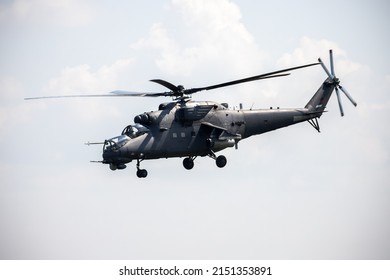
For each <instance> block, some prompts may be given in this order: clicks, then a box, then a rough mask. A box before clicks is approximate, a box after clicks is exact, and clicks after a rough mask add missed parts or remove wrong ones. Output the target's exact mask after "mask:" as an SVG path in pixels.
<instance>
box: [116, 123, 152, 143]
mask: <svg viewBox="0 0 390 280" xmlns="http://www.w3.org/2000/svg"><path fill="white" fill-rule="evenodd" d="M148 131H149V129H147V128H146V127H144V126H143V125H141V124H138V123H136V124H133V125H128V126H126V127H125V128H124V129H123V131H122V135H126V136H128V137H130V138H132V139H133V138H136V137H138V136H141V135H143V134H145V133H147V132H148Z"/></svg>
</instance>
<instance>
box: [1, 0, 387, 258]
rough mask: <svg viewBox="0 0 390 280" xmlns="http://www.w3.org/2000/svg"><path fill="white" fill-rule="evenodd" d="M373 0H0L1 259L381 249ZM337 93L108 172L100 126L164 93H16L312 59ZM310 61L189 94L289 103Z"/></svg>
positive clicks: (335, 253)
mask: <svg viewBox="0 0 390 280" xmlns="http://www.w3.org/2000/svg"><path fill="white" fill-rule="evenodd" d="M389 10H390V6H389V3H388V1H372V0H370V1H332V0H331V1H325V2H324V1H250V0H235V1H229V0H212V1H210V0H198V1H185V0H172V1H169V0H159V1H141V0H136V1H103V0H101V1H79V0H57V1H49V0H35V1H27V0H15V1H1V2H0V37H1V43H0V61H1V63H0V147H1V150H0V152H1V157H0V170H1V173H0V224H1V231H0V258H2V259H74V258H75V259H85V258H88V259H125V258H126V259H383V258H386V259H389V258H390V242H389V236H390V217H389V213H390V206H389V205H390V184H389V182H390V172H389V171H390V162H389V148H390V133H389V130H388V121H389V115H388V114H389V112H390V97H389V96H390V95H389V92H390V71H389V65H388V63H389V61H390V55H389V51H388V49H389V46H390V40H389V37H390V36H389V30H388V27H389V26H390V22H389V18H388V11H389ZM330 48H332V49H333V50H334V55H335V67H336V74H337V75H338V76H339V78H340V79H341V82H342V85H344V86H345V87H346V88H347V89H348V90H349V92H350V93H351V95H352V96H353V97H354V99H355V100H356V101H357V103H358V107H356V108H355V107H353V106H352V105H351V104H350V103H349V101H348V100H347V99H346V98H345V97H344V96H343V99H342V101H343V105H344V109H345V114H346V115H345V117H343V118H341V117H340V114H339V111H338V106H337V102H336V98H335V97H332V98H331V100H330V102H329V105H328V111H329V112H328V113H326V114H325V115H324V116H323V117H322V118H321V120H320V126H321V129H322V132H321V133H317V132H316V131H315V130H314V129H313V128H312V127H311V126H310V125H309V124H307V123H303V124H299V125H296V126H292V127H288V128H285V129H282V130H278V131H275V132H271V133H268V134H264V135H260V136H257V137H252V138H250V139H247V140H246V141H242V142H240V144H239V149H238V150H234V149H230V150H225V151H222V152H221V153H220V154H224V155H225V156H226V157H227V159H228V164H227V166H226V167H225V168H223V169H219V168H217V167H216V166H215V163H214V162H213V161H212V160H211V159H209V158H198V159H196V161H195V167H194V169H193V170H191V171H187V170H185V169H184V168H183V166H182V160H181V159H162V160H157V161H145V162H143V163H142V164H143V165H142V166H143V168H146V169H147V170H148V171H149V176H148V177H147V178H146V179H138V178H137V177H136V176H135V171H136V168H135V164H129V166H128V168H127V169H125V170H122V171H116V172H112V171H111V170H109V168H108V166H106V165H100V164H93V163H90V162H89V161H90V160H100V159H101V147H100V146H90V147H88V146H85V145H84V144H83V143H84V142H87V141H102V140H104V139H107V138H110V137H113V136H115V135H118V134H120V132H121V131H122V129H123V128H124V127H125V126H126V125H128V124H130V123H132V122H133V118H134V116H135V115H137V114H139V113H143V112H145V111H150V110H156V109H157V107H158V105H159V103H161V102H166V101H169V100H167V99H163V98H161V99H147V98H144V99H142V98H127V99H126V98H124V99H118V98H114V99H100V98H99V99H72V100H69V99H67V100H41V101H29V102H27V101H24V100H23V98H24V97H32V96H42V95H60V94H84V93H85V94H91V93H97V94H99V93H107V92H109V91H112V90H115V89H123V90H133V91H161V90H165V89H163V88H161V87H160V86H158V85H156V84H153V83H150V82H148V80H150V79H153V78H161V79H165V80H168V81H170V82H172V83H174V84H183V85H185V86H186V87H199V86H207V85H210V84H215V83H220V82H224V81H228V80H230V79H238V78H243V77H247V76H252V75H256V74H260V73H262V72H269V71H273V70H277V69H280V68H283V67H291V66H296V65H300V64H302V63H311V62H315V61H316V60H317V58H318V57H319V56H320V57H322V58H323V60H324V61H325V62H326V63H328V50H329V49H330ZM325 78H326V74H325V73H324V71H323V70H322V69H321V67H315V68H311V69H303V70H299V71H296V72H294V73H293V74H292V75H291V76H289V77H284V78H280V79H277V80H275V79H272V81H271V80H269V81H262V82H255V83H251V84H247V85H242V86H234V87H231V88H226V89H220V90H215V91H213V92H206V93H199V94H197V95H196V96H194V99H198V100H213V101H218V102H228V103H229V104H230V105H232V106H234V105H238V104H239V103H240V102H242V103H243V104H244V107H245V108H249V107H251V106H253V108H267V107H270V106H280V107H303V106H304V105H305V104H306V103H307V101H308V100H309V99H310V97H311V96H312V95H313V94H314V92H315V91H316V90H317V88H318V87H319V86H320V84H321V83H322V82H323V80H324V79H325Z"/></svg>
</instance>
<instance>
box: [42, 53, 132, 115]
mask: <svg viewBox="0 0 390 280" xmlns="http://www.w3.org/2000/svg"><path fill="white" fill-rule="evenodd" d="M132 63H133V60H132V59H120V60H117V61H115V62H114V63H113V64H111V65H103V66H101V67H99V68H98V69H97V70H96V71H94V70H93V69H91V67H90V66H89V65H87V64H82V65H78V66H73V67H66V68H64V69H63V70H62V71H61V73H60V75H59V76H58V77H55V78H53V79H51V80H50V81H49V82H48V84H47V85H46V86H45V87H44V89H43V92H44V94H45V95H47V96H50V95H79V94H80V95H88V94H107V93H109V92H110V91H112V90H114V89H116V88H117V85H118V80H120V79H121V77H123V75H125V74H127V73H128V70H129V68H130V65H131V64H132ZM67 104H68V103H67ZM109 104H110V103H109V101H108V102H105V103H104V104H103V103H98V102H85V100H84V101H82V100H78V99H73V100H72V103H70V104H69V107H68V108H70V109H71V112H68V113H69V114H70V115H71V116H74V117H80V118H81V119H82V120H86V121H91V120H95V121H98V120H101V119H102V118H106V117H107V116H108V115H111V116H118V110H117V109H116V108H115V107H112V106H110V105H109ZM102 112H104V114H102Z"/></svg>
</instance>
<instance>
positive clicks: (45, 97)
mask: <svg viewBox="0 0 390 280" xmlns="http://www.w3.org/2000/svg"><path fill="white" fill-rule="evenodd" d="M108 96H109V97H117V96H120V95H113V94H86V95H80V94H78V95H54V96H38V97H26V98H24V100H34V99H56V98H79V97H108Z"/></svg>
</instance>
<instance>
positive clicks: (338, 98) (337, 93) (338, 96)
mask: <svg viewBox="0 0 390 280" xmlns="http://www.w3.org/2000/svg"><path fill="white" fill-rule="evenodd" d="M336 96H337V101H338V103H339V108H340V114H341V116H342V117H343V116H344V110H343V105H341V98H340V93H339V89H338V88H337V87H336Z"/></svg>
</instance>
